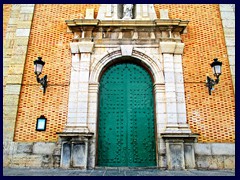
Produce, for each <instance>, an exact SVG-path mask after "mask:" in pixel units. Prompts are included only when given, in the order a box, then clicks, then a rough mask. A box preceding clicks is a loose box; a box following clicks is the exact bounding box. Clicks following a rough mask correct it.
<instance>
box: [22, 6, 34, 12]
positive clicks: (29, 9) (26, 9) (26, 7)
mask: <svg viewBox="0 0 240 180" xmlns="http://www.w3.org/2000/svg"><path fill="white" fill-rule="evenodd" d="M33 11H34V5H32V7H31V6H23V7H21V10H20V13H33Z"/></svg>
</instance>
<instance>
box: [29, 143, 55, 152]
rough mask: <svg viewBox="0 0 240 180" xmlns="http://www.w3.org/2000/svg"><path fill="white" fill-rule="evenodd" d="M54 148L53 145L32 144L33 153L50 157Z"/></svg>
mask: <svg viewBox="0 0 240 180" xmlns="http://www.w3.org/2000/svg"><path fill="white" fill-rule="evenodd" d="M55 147H56V144H55V143H43V142H37V143H34V144H33V153H34V154H46V155H51V154H53V151H54V149H55Z"/></svg>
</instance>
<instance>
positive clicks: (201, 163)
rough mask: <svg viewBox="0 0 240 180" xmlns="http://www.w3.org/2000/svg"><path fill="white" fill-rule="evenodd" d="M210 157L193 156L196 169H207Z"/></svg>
mask: <svg viewBox="0 0 240 180" xmlns="http://www.w3.org/2000/svg"><path fill="white" fill-rule="evenodd" d="M211 159H212V156H206V155H204V156H201V155H196V156H195V161H196V165H197V168H198V169H208V168H209V166H210V162H211Z"/></svg>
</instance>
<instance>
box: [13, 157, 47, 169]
mask: <svg viewBox="0 0 240 180" xmlns="http://www.w3.org/2000/svg"><path fill="white" fill-rule="evenodd" d="M41 165H42V156H41V155H27V156H26V155H25V154H15V155H14V156H13V157H12V161H11V167H33V168H34V167H41Z"/></svg>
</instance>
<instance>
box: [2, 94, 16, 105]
mask: <svg viewBox="0 0 240 180" xmlns="http://www.w3.org/2000/svg"><path fill="white" fill-rule="evenodd" d="M18 101H19V95H12V94H8V95H5V96H4V98H3V105H4V106H18Z"/></svg>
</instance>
